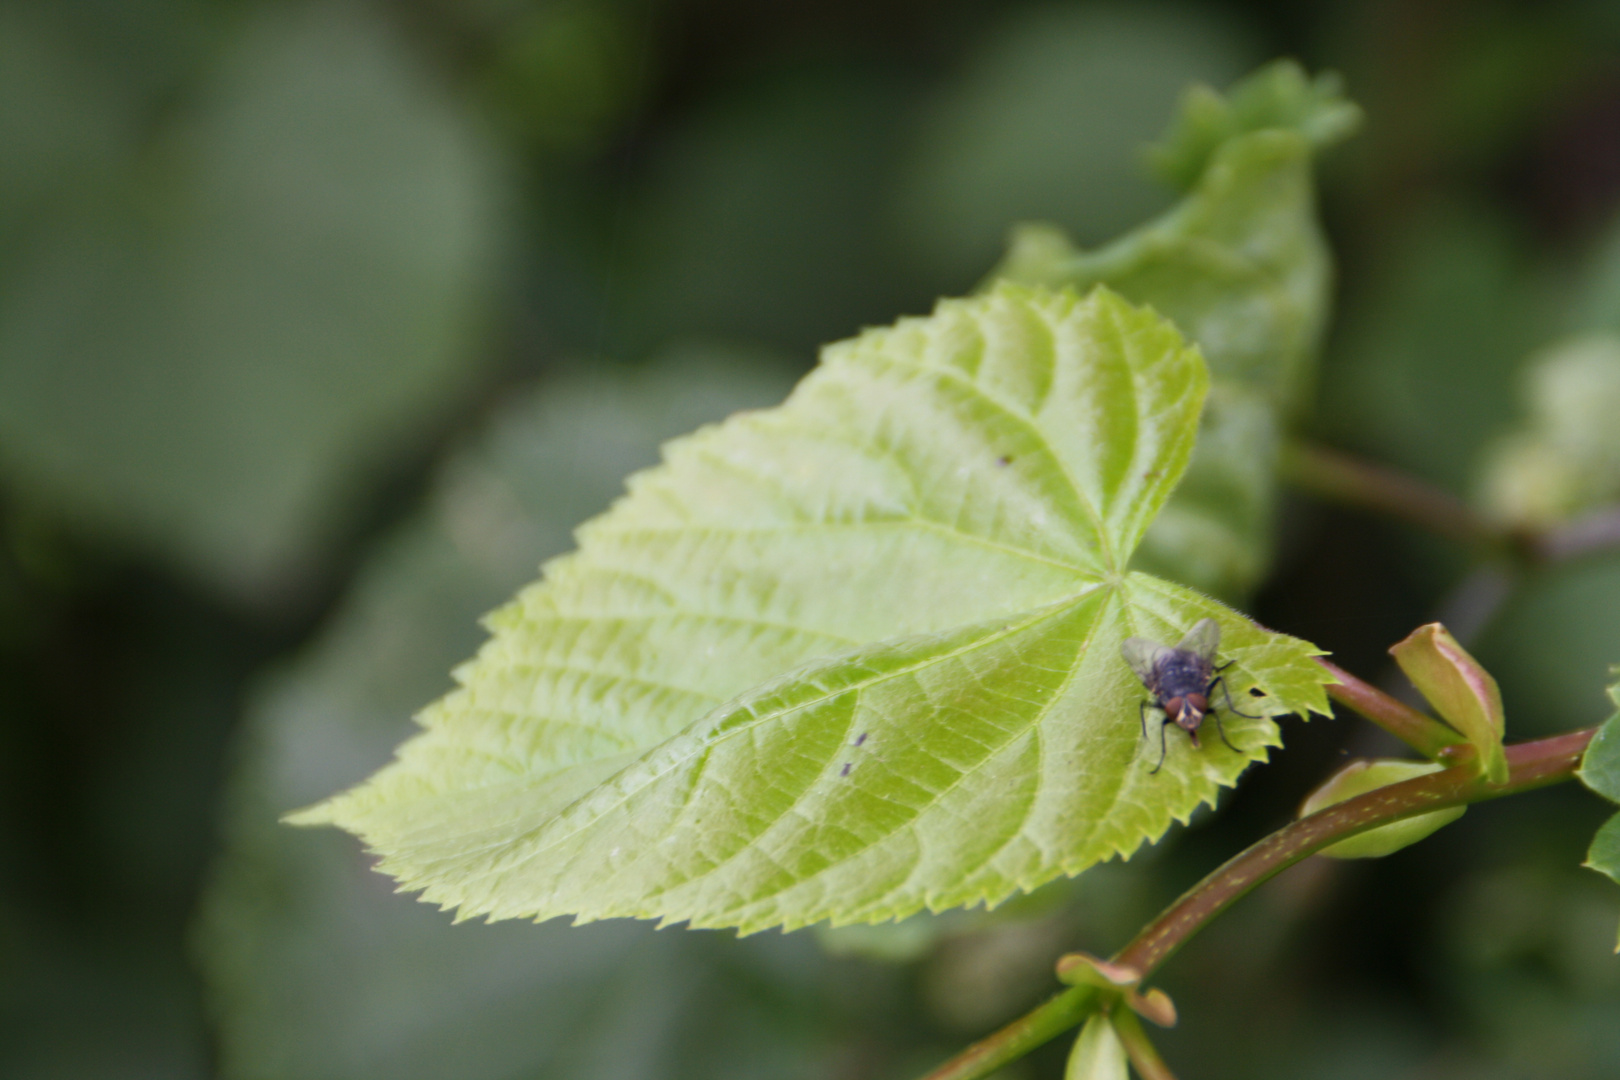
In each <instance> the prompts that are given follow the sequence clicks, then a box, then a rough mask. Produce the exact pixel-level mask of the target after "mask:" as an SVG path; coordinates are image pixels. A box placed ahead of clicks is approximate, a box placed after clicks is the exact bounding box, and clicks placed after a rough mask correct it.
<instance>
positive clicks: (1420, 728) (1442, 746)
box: [1316, 656, 1468, 761]
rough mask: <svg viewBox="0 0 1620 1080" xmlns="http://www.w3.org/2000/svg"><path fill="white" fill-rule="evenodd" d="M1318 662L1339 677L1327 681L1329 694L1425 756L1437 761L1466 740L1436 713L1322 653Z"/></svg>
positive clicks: (1452, 752) (1452, 751)
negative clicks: (1396, 695) (1417, 706)
mask: <svg viewBox="0 0 1620 1080" xmlns="http://www.w3.org/2000/svg"><path fill="white" fill-rule="evenodd" d="M1316 662H1317V663H1318V664H1321V665H1322V666H1323V667H1325V668H1327V669H1328V671H1329V672H1331V673H1332V675H1333V677H1334V678H1335V679H1337V680H1339V681H1338V682H1336V683H1329V684H1328V687H1327V692H1328V696H1329V697H1331V698H1332V699H1333V700H1334V701H1337V702H1339V703H1340V704H1341V705H1348V706H1349V707H1350V708H1352V709H1354V710H1355V711H1356V712H1358V713H1360V714H1361V715H1362V716H1365V717H1366V718H1367V719H1368V720H1371V721H1372V722H1373V723H1375V724H1377V725H1378V726H1379V727H1381V728H1383V729H1384V730H1385V731H1387V732H1389V733H1390V734H1391V735H1393V736H1395V737H1396V738H1397V739H1399V740H1401V741H1402V742H1404V743H1405V744H1406V745H1408V746H1410V747H1411V748H1412V749H1414V750H1416V751H1417V752H1418V753H1420V754H1422V755H1423V756H1424V757H1427V758H1430V759H1431V760H1435V761H1439V760H1442V759H1445V758H1452V757H1454V755H1455V754H1456V752H1457V751H1455V750H1453V749H1451V748H1452V747H1461V746H1464V745H1466V744H1467V742H1468V740H1467V739H1466V738H1464V737H1463V736H1462V735H1460V734H1458V733H1457V732H1455V731H1453V730H1452V729H1451V728H1449V727H1447V726H1446V725H1445V724H1442V723H1441V722H1440V721H1438V720H1436V719H1435V718H1434V717H1432V716H1426V715H1424V714H1423V713H1420V712H1418V711H1417V710H1416V709H1414V708H1412V706H1410V705H1408V704H1406V703H1405V702H1403V701H1400V700H1398V699H1396V698H1393V697H1391V696H1390V695H1388V694H1386V693H1384V692H1383V691H1382V690H1380V689H1378V687H1376V686H1373V685H1372V684H1371V683H1367V682H1363V681H1362V680H1360V679H1358V678H1356V677H1355V676H1354V675H1352V674H1350V673H1349V672H1348V671H1345V670H1344V669H1343V668H1341V667H1339V666H1338V665H1337V664H1332V663H1329V662H1328V661H1326V660H1324V659H1322V658H1321V657H1320V656H1318V657H1317V658H1316Z"/></svg>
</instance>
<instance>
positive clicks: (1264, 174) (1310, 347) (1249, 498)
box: [992, 68, 1354, 597]
mask: <svg viewBox="0 0 1620 1080" xmlns="http://www.w3.org/2000/svg"><path fill="white" fill-rule="evenodd" d="M1279 70H1283V69H1277V68H1268V69H1264V70H1263V71H1262V72H1261V73H1260V74H1259V75H1257V76H1254V77H1252V78H1251V80H1250V82H1248V83H1244V84H1240V87H1241V86H1250V85H1252V86H1255V87H1261V88H1264V87H1274V86H1277V85H1282V84H1283V83H1286V82H1287V80H1286V79H1281V78H1280V77H1279V76H1278V75H1276V74H1275V72H1277V71H1279ZM1294 70H1296V71H1297V69H1294ZM1267 72H1271V73H1272V74H1267ZM1301 78H1303V77H1302V76H1301ZM1257 92H1258V91H1244V92H1242V93H1241V94H1240V95H1239V97H1240V98H1242V100H1244V101H1247V100H1248V99H1249V96H1250V95H1251V94H1252V93H1257ZM1269 92H1270V91H1268V93H1269ZM1313 93H1314V91H1313ZM1202 100H1204V99H1203V98H1202V97H1199V96H1198V95H1196V94H1195V95H1194V96H1193V97H1192V98H1190V99H1188V101H1186V102H1184V105H1183V107H1184V110H1187V109H1192V110H1193V111H1194V112H1196V111H1197V108H1199V106H1197V104H1196V103H1197V102H1198V101H1202ZM1327 101H1328V99H1327V98H1326V97H1323V98H1321V101H1320V102H1319V104H1320V105H1321V108H1322V109H1323V115H1328V114H1329V113H1331V112H1333V109H1330V108H1329V107H1328V104H1327ZM1336 108H1339V109H1353V108H1354V107H1353V106H1350V105H1348V104H1345V103H1343V102H1339V103H1338V106H1337V107H1336ZM1243 115H1244V116H1246V117H1263V116H1264V115H1269V114H1265V113H1264V112H1263V110H1256V109H1251V108H1249V107H1248V106H1245V107H1244V111H1243ZM1279 115H1282V114H1279ZM1301 115H1303V114H1301ZM1341 115H1342V114H1341ZM1189 125H1191V127H1190V126H1189ZM1306 126H1307V127H1308V128H1310V130H1312V131H1315V130H1316V128H1314V127H1311V126H1310V125H1306ZM1192 127H1196V128H1197V129H1198V130H1199V131H1213V130H1214V129H1213V128H1210V127H1209V126H1208V125H1207V124H1204V125H1203V126H1199V124H1198V123H1197V122H1196V117H1190V116H1189V114H1186V113H1185V112H1184V115H1183V118H1182V119H1181V120H1180V121H1178V124H1177V127H1176V129H1175V130H1176V131H1178V132H1181V131H1188V130H1191V129H1192ZM1222 130H1223V131H1225V132H1226V134H1225V135H1224V136H1223V139H1222V141H1220V142H1219V144H1218V145H1212V146H1211V147H1209V148H1208V154H1207V157H1208V162H1207V166H1205V167H1202V168H1201V169H1200V171H1199V174H1198V176H1197V183H1196V184H1195V185H1194V186H1193V187H1192V190H1191V191H1190V192H1189V194H1188V195H1187V197H1186V198H1185V199H1183V200H1182V202H1181V203H1179V204H1178V205H1177V206H1175V207H1174V208H1172V209H1171V210H1170V211H1168V212H1167V213H1165V214H1164V215H1162V216H1161V217H1159V218H1157V219H1156V220H1154V221H1151V222H1149V223H1148V224H1146V225H1144V226H1142V227H1141V228H1138V229H1136V230H1134V231H1132V232H1130V233H1127V234H1125V235H1124V236H1122V237H1120V238H1119V239H1118V240H1115V241H1114V242H1112V243H1110V244H1107V245H1105V246H1103V247H1101V248H1098V249H1096V250H1094V251H1082V250H1080V249H1078V248H1076V247H1075V246H1074V245H1073V244H1072V243H1070V241H1069V240H1068V238H1067V237H1066V236H1065V235H1064V234H1063V233H1062V232H1061V231H1060V230H1058V229H1056V228H1054V227H1052V226H1050V225H1024V226H1021V227H1019V228H1018V229H1017V230H1015V232H1014V234H1013V239H1012V244H1011V248H1010V250H1009V251H1008V253H1007V256H1006V258H1005V259H1004V260H1003V262H1002V264H1001V265H1000V266H999V267H998V268H997V269H996V271H995V273H994V274H993V275H992V276H993V277H994V278H999V279H1005V280H1010V281H1020V282H1025V283H1031V284H1044V285H1049V286H1054V287H1055V286H1061V285H1071V286H1073V287H1075V288H1078V289H1086V288H1090V287H1091V286H1092V285H1095V284H1106V285H1107V286H1108V287H1109V288H1110V289H1114V290H1116V291H1118V292H1119V293H1121V294H1122V295H1124V296H1125V297H1126V298H1127V299H1129V300H1132V301H1134V302H1136V303H1141V304H1149V305H1151V306H1152V307H1153V308H1154V309H1155V310H1156V311H1159V312H1160V313H1162V314H1164V315H1166V316H1167V317H1169V318H1170V319H1171V320H1172V321H1173V322H1174V323H1175V324H1176V325H1177V326H1178V327H1180V328H1181V331H1182V333H1184V334H1185V335H1186V336H1187V337H1188V338H1190V339H1191V340H1192V341H1194V342H1196V343H1197V344H1198V345H1199V347H1200V348H1201V349H1202V350H1203V352H1204V356H1205V357H1206V358H1207V359H1208V361H1209V365H1210V372H1211V376H1212V379H1213V382H1214V386H1215V392H1214V393H1213V394H1212V395H1211V399H1210V406H1209V409H1208V410H1207V412H1206V414H1205V417H1204V430H1203V432H1202V433H1201V434H1200V437H1199V440H1198V448H1197V450H1196V451H1195V453H1194V457H1193V461H1192V465H1191V467H1190V468H1189V470H1188V475H1187V479H1186V482H1185V483H1184V484H1183V486H1182V488H1181V490H1179V491H1178V492H1177V493H1176V495H1175V497H1174V498H1173V499H1172V500H1171V503H1170V506H1169V507H1168V508H1167V510H1166V513H1165V514H1164V515H1163V516H1162V517H1161V518H1160V519H1159V521H1158V522H1156V523H1155V525H1154V528H1153V529H1152V530H1151V531H1150V532H1149V534H1148V537H1147V539H1146V541H1145V543H1144V545H1143V549H1142V553H1141V560H1140V562H1139V566H1140V567H1141V568H1142V569H1147V570H1150V571H1154V572H1162V573H1165V574H1167V575H1169V576H1172V577H1174V578H1175V579H1176V580H1180V581H1184V582H1187V583H1188V584H1191V585H1194V586H1196V587H1198V588H1200V589H1203V590H1205V591H1207V592H1211V593H1214V594H1216V595H1220V596H1226V597H1241V596H1243V595H1244V594H1246V593H1247V592H1248V591H1249V590H1251V589H1252V588H1254V586H1255V585H1256V584H1258V583H1259V581H1260V579H1261V577H1262V575H1263V574H1264V572H1265V568H1266V566H1267V564H1268V563H1269V549H1270V543H1271V520H1272V515H1273V508H1274V501H1275V497H1276V467H1277V453H1278V445H1279V441H1280V439H1279V432H1280V428H1281V426H1282V421H1283V419H1284V418H1286V417H1287V416H1288V415H1290V414H1291V413H1292V412H1294V411H1295V410H1296V409H1297V408H1298V406H1299V405H1300V404H1302V402H1303V399H1304V395H1305V393H1306V391H1307V390H1308V388H1309V386H1310V384H1311V381H1312V373H1313V370H1314V367H1315V358H1316V353H1317V350H1318V348H1319V346H1320V343H1321V337H1322V331H1323V328H1324V327H1325V325H1326V321H1327V314H1328V310H1329V306H1330V302H1331V296H1330V289H1331V278H1332V268H1331V263H1330V259H1329V255H1328V249H1327V243H1326V240H1325V238H1324V237H1323V235H1322V232H1321V229H1320V226H1319V225H1318V224H1317V221H1316V197H1315V190H1314V184H1313V181H1312V176H1311V156H1312V151H1313V148H1314V147H1315V146H1316V145H1320V144H1321V143H1320V141H1319V140H1318V141H1313V137H1312V135H1310V134H1307V133H1303V132H1302V131H1300V130H1296V128H1295V126H1293V125H1290V124H1281V125H1280V126H1268V127H1264V128H1262V129H1260V130H1251V129H1249V128H1247V127H1244V126H1243V125H1242V124H1238V123H1236V122H1234V123H1233V125H1231V126H1230V130H1229V131H1228V130H1226V129H1222ZM1323 130H1325V126H1324V127H1323ZM1188 138H1190V136H1187V135H1173V136H1172V139H1171V144H1172V145H1181V144H1182V143H1184V142H1186V140H1187V139H1188Z"/></svg>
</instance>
